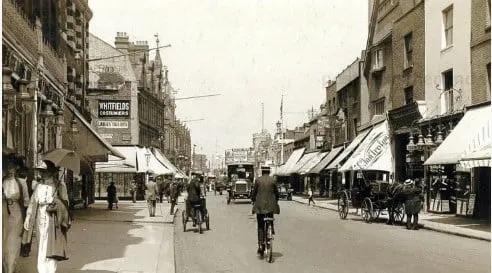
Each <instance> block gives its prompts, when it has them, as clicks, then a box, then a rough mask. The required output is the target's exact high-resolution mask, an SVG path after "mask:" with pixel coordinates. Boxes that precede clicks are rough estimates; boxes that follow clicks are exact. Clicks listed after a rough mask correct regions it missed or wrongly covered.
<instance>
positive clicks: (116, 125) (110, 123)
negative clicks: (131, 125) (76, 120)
mask: <svg viewBox="0 0 492 273" xmlns="http://www.w3.org/2000/svg"><path fill="white" fill-rule="evenodd" d="M97 127H98V128H109V129H124V128H128V121H119V120H98V121H97Z"/></svg>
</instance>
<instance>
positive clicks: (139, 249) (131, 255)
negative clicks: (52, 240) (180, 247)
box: [17, 198, 183, 273]
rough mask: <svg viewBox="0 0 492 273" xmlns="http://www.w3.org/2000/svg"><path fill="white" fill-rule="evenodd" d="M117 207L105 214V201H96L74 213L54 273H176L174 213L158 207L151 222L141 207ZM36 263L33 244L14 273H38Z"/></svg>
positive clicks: (141, 203)
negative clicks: (65, 257) (64, 258)
mask: <svg viewBox="0 0 492 273" xmlns="http://www.w3.org/2000/svg"><path fill="white" fill-rule="evenodd" d="M182 201H183V200H182V198H180V200H178V203H179V202H182ZM118 205H119V208H118V209H113V210H108V209H107V203H106V202H105V201H96V203H95V204H91V205H90V206H89V207H88V208H87V209H77V210H75V215H74V221H73V223H72V227H71V229H70V231H69V233H68V257H69V260H67V261H61V262H58V265H57V266H58V270H57V272H67V273H76V272H89V273H113V272H114V273H134V272H135V273H136V272H138V273H169V272H175V266H174V224H173V223H174V215H176V213H175V214H174V215H170V204H169V203H167V202H166V201H164V203H157V209H156V216H155V217H149V213H148V208H147V203H146V202H145V201H137V202H136V203H132V202H131V201H120V202H119V203H118ZM177 211H178V208H175V212H177ZM36 260H37V240H36V238H33V245H32V252H31V255H30V256H29V257H20V258H19V260H18V268H17V269H18V271H17V272H18V273H32V272H37V271H36V263H37V262H36Z"/></svg>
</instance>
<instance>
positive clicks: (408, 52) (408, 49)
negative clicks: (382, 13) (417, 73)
mask: <svg viewBox="0 0 492 273" xmlns="http://www.w3.org/2000/svg"><path fill="white" fill-rule="evenodd" d="M404 40H405V44H404V46H405V52H404V57H403V66H404V68H409V67H412V66H413V55H412V51H413V45H412V43H413V38H412V33H411V32H410V33H408V34H407V35H405V37H404Z"/></svg>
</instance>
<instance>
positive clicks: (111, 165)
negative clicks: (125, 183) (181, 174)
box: [96, 146, 172, 175]
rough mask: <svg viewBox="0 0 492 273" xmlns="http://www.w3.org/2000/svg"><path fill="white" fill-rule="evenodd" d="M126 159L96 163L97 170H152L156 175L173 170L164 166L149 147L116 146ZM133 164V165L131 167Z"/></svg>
mask: <svg viewBox="0 0 492 273" xmlns="http://www.w3.org/2000/svg"><path fill="white" fill-rule="evenodd" d="M114 149H117V150H118V152H120V153H121V154H122V155H123V156H124V157H125V158H126V159H125V160H124V161H117V160H114V161H111V162H106V163H107V164H96V172H107V173H112V172H114V173H145V172H147V171H152V172H153V173H155V174H156V175H163V174H171V173H172V171H171V170H169V169H168V168H167V167H166V166H164V165H163V164H162V163H161V162H160V161H159V160H157V158H156V157H155V156H154V154H152V152H151V150H150V149H149V148H145V147H138V146H115V147H114ZM129 166H131V167H129Z"/></svg>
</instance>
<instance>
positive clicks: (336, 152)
mask: <svg viewBox="0 0 492 273" xmlns="http://www.w3.org/2000/svg"><path fill="white" fill-rule="evenodd" d="M342 150H343V146H340V147H336V148H333V149H332V150H331V151H330V152H329V153H328V155H326V156H325V158H323V160H321V161H320V162H319V163H318V164H316V166H314V168H312V169H311V170H310V171H309V173H312V174H318V173H320V172H321V171H322V170H323V169H324V168H326V166H328V164H330V162H332V161H333V160H334V159H335V158H336V157H337V155H339V154H340V152H341V151H342Z"/></svg>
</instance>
